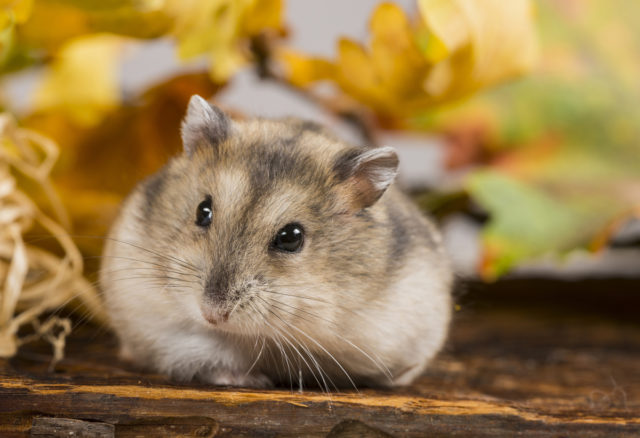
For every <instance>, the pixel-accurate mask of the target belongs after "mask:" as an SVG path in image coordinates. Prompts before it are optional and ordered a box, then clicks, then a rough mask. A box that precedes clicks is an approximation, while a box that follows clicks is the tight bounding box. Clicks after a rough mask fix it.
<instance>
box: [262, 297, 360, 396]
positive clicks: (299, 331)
mask: <svg viewBox="0 0 640 438" xmlns="http://www.w3.org/2000/svg"><path fill="white" fill-rule="evenodd" d="M273 307H275V308H277V309H279V310H283V309H282V308H279V307H277V306H273ZM276 316H277V315H276ZM278 319H280V321H282V322H283V323H284V324H286V325H287V326H288V327H290V328H292V329H293V330H295V331H297V332H298V333H300V334H301V335H303V336H304V337H306V338H307V339H309V340H310V341H311V342H313V343H314V344H315V345H316V346H318V347H319V348H320V349H321V350H322V351H324V352H325V354H327V355H328V356H329V357H330V358H331V359H332V360H333V361H334V362H335V364H336V365H337V366H338V368H340V370H341V371H342V372H343V373H344V375H345V376H346V377H347V379H348V380H349V382H350V383H351V385H352V386H353V388H354V389H355V390H356V392H359V390H358V387H357V386H356V384H355V382H354V381H353V379H352V378H351V375H350V374H349V373H348V372H347V370H345V369H344V367H343V366H342V364H341V363H340V362H339V361H338V360H337V359H336V358H335V357H334V356H333V354H331V353H330V352H329V350H327V349H326V348H325V347H324V346H323V345H322V344H320V342H318V341H317V340H316V339H315V338H313V337H312V336H310V335H308V334H307V333H306V332H305V331H304V330H302V329H300V328H298V327H296V326H295V325H293V324H290V323H288V322H287V321H285V320H284V319H282V318H280V317H279V316H278Z"/></svg>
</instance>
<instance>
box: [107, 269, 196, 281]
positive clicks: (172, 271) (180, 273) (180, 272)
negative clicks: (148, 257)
mask: <svg viewBox="0 0 640 438" xmlns="http://www.w3.org/2000/svg"><path fill="white" fill-rule="evenodd" d="M123 271H151V272H158V268H155V267H140V268H131V267H127V268H119V269H111V270H103V271H102V272H104V273H105V274H115V273H116V272H123ZM160 271H161V272H163V273H164V272H166V273H169V274H176V275H185V276H189V277H196V278H197V279H199V280H202V277H200V276H199V275H196V274H192V273H189V272H182V271H176V270H175V269H170V268H163V269H162V270H160Z"/></svg>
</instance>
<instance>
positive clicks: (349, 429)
mask: <svg viewBox="0 0 640 438" xmlns="http://www.w3.org/2000/svg"><path fill="white" fill-rule="evenodd" d="M527 284H529V287H530V286H531V284H530V283H527ZM638 285H640V283H638V282H635V283H634V282H631V283H629V284H627V283H623V286H620V285H618V286H607V285H606V284H605V286H604V287H601V288H600V290H598V291H597V293H598V294H600V298H598V297H596V298H595V299H593V297H592V296H591V294H586V292H583V291H584V290H587V289H588V287H585V288H580V287H577V286H575V285H573V286H572V287H573V288H574V289H575V290H574V291H573V292H571V291H568V292H567V290H569V289H571V287H559V288H558V290H557V291H555V292H554V291H553V290H552V288H551V289H550V288H549V287H546V288H544V290H540V291H539V293H538V294H537V295H535V296H536V297H538V299H536V300H532V301H531V302H527V300H526V298H522V297H526V296H527V295H526V291H521V290H516V289H523V288H522V285H518V283H514V284H511V285H510V286H508V287H507V288H506V289H505V291H507V292H509V293H510V295H507V294H506V293H505V291H502V292H501V291H500V290H497V289H495V288H493V289H492V290H489V291H484V292H485V293H483V292H482V291H479V290H476V289H477V288H472V289H473V290H472V291H471V292H469V293H468V294H467V295H466V296H465V297H464V298H463V300H462V310H461V311H460V312H458V313H457V314H456V319H455V322H454V326H453V331H452V335H451V339H450V342H449V344H448V345H447V348H446V349H445V351H444V352H443V353H442V354H441V355H440V357H439V358H438V360H437V361H436V362H435V363H434V364H433V366H432V367H431V369H430V370H429V372H428V373H427V374H426V375H425V376H424V377H422V378H421V379H419V381H418V382H416V384H414V385H412V386H411V387H408V388H403V389H396V390H389V391H379V390H378V391H374V390H369V389H362V390H360V392H355V391H347V392H343V393H333V394H329V395H327V394H323V393H321V392H317V391H306V392H304V393H299V392H297V391H295V390H294V391H291V390H289V388H282V389H279V390H273V391H250V390H238V389H232V388H215V387H208V386H202V385H195V384H194V385H175V384H172V383H170V382H167V381H165V380H164V379H163V378H162V377H160V376H155V375H149V374H144V373H141V372H138V371H137V370H135V369H131V368H130V367H128V366H127V365H126V364H123V363H120V362H118V361H117V360H116V359H115V358H114V351H115V342H114V339H113V338H112V337H111V336H110V335H109V334H108V333H105V332H104V331H103V330H99V329H96V328H93V327H90V326H84V327H81V328H79V329H77V330H76V331H75V332H74V333H73V335H72V337H71V338H70V339H69V345H68V348H67V358H66V359H65V360H64V361H63V362H61V363H60V364H59V365H58V366H57V368H56V371H55V372H49V371H48V370H47V367H48V361H49V359H50V356H49V349H48V347H47V346H46V345H45V344H34V345H28V346H25V347H24V348H23V349H22V350H21V352H20V354H19V356H17V357H16V358H14V359H12V360H11V361H4V362H0V437H12V436H29V434H31V435H32V436H38V437H42V436H96V437H105V436H113V434H114V433H115V436H123V437H129V436H152V437H153V436H200V437H207V436H321V437H325V436H331V437H356V436H373V437H376V436H378V437H383V436H429V437H439V436H442V437H445V436H447V437H448V436H486V437H494V436H526V437H565V436H566V437H570V436H571V437H572V436H579V437H638V436H640V316H638V317H637V318H634V317H633V316H630V315H638V314H639V313H638V311H640V307H638V304H639V303H640V287H638ZM587 286H588V285H587ZM620 287H622V288H623V289H625V288H626V289H628V288H635V291H633V290H627V292H626V295H625V292H624V290H622V291H621V289H620ZM509 288H511V289H513V290H510V289H509ZM525 289H526V288H525ZM563 291H564V292H567V293H565V294H563V295H562V298H561V299H558V300H555V299H554V297H556V296H560V295H558V294H562V292H563ZM634 292H635V293H634ZM616 293H618V294H619V295H620V296H619V297H618V298H619V299H620V300H621V301H620V304H619V305H620V306H621V307H622V308H621V309H620V315H622V316H621V317H616V314H615V309H614V308H612V309H609V311H607V312H601V311H600V309H599V307H602V308H604V307H607V306H599V305H598V303H599V302H600V301H599V300H602V299H606V296H607V294H609V296H614V295H615V294H616ZM492 294H493V295H492ZM519 294H521V295H519ZM572 294H573V295H572ZM587 295H588V296H587ZM518 296H520V297H521V298H518ZM572 296H573V302H574V303H575V306H573V305H572V298H571V297H572ZM487 297H491V298H490V299H488V298H487ZM620 297H622V298H620ZM590 299H593V301H594V306H591V307H590V308H589V309H585V308H584V303H585V302H588V301H589V300H590ZM634 306H635V307H634ZM629 307H631V308H632V309H633V308H635V309H636V310H635V312H633V311H630V310H629ZM602 313H606V317H604V318H603V317H602ZM73 420H75V421H73ZM70 432H72V433H73V434H72V435H70Z"/></svg>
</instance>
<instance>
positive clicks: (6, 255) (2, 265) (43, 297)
mask: <svg viewBox="0 0 640 438" xmlns="http://www.w3.org/2000/svg"><path fill="white" fill-rule="evenodd" d="M58 153H59V149H58V147H57V145H56V144H55V143H54V142H53V141H51V140H50V139H48V138H46V137H43V136H42V135H39V134H37V133H35V132H33V131H29V130H27V129H22V128H19V127H18V126H17V124H16V122H15V120H14V119H13V117H11V116H10V115H8V114H6V113H3V114H0V287H1V289H0V290H1V292H2V294H1V296H0V357H5V358H8V357H12V356H13V355H14V354H15V353H16V351H17V349H18V347H19V346H20V345H22V344H24V343H25V342H29V341H32V340H35V339H38V338H43V339H45V340H47V341H48V342H50V343H51V345H52V346H53V349H54V363H55V362H56V361H57V360H60V359H62V357H63V355H64V346H65V338H66V336H67V335H68V334H69V333H70V331H71V324H70V321H69V320H68V319H66V318H60V317H57V316H53V317H50V318H49V319H47V320H46V321H45V322H42V323H41V321H40V319H39V317H40V316H41V315H42V314H43V313H44V312H47V311H52V310H56V309H59V308H60V307H61V306H64V305H66V304H67V303H69V302H70V301H71V300H73V299H74V298H76V297H77V298H79V299H80V301H81V303H82V304H83V305H84V306H85V307H86V308H87V310H88V311H89V312H90V313H91V314H92V315H93V316H95V317H98V318H104V315H103V313H102V312H103V311H102V308H101V306H100V300H99V297H98V293H97V291H96V290H95V288H94V287H93V286H92V285H91V283H89V282H88V281H87V280H86V279H85V278H84V277H83V274H82V269H83V268H82V256H81V254H80V251H79V250H78V248H77V247H76V246H75V244H74V243H73V240H72V239H71V237H70V236H69V234H68V233H67V231H66V229H65V228H68V224H69V220H68V217H67V215H66V212H65V210H64V208H63V205H62V203H61V202H60V199H59V198H58V197H57V196H56V194H55V191H54V189H53V186H52V184H51V180H50V178H49V174H50V172H51V169H52V167H53V165H54V164H55V162H56V160H57V158H58ZM18 173H19V174H21V175H22V176H23V177H24V178H25V181H29V182H30V183H35V184H36V185H37V187H39V188H40V189H41V190H42V193H43V194H44V195H45V198H46V199H47V201H48V202H49V204H50V207H51V209H52V211H53V213H54V215H55V216H56V218H57V221H56V220H54V219H52V218H51V217H49V216H47V215H46V214H44V213H43V212H42V211H41V210H40V209H39V208H38V207H37V206H36V204H35V202H34V201H33V200H32V199H31V198H30V197H29V196H28V195H27V194H26V192H25V191H23V190H21V187H20V186H19V183H18V181H17V179H16V177H15V176H14V175H17V174H18ZM35 224H39V225H40V227H42V229H44V230H46V232H47V233H48V234H50V236H51V238H52V239H54V240H55V241H57V243H58V244H59V246H60V248H61V249H62V251H63V252H64V254H63V255H62V256H58V255H55V254H53V253H51V252H48V251H46V250H44V249H42V248H38V247H36V246H34V245H30V244H27V243H25V241H24V235H25V233H26V232H27V231H29V229H31V228H32V227H33V226H34V225H35ZM25 324H31V325H32V326H33V329H34V333H33V334H31V335H28V336H23V337H19V336H18V330H19V328H20V327H21V326H23V325H25Z"/></svg>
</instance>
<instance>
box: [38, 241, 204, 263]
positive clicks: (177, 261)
mask: <svg viewBox="0 0 640 438" xmlns="http://www.w3.org/2000/svg"><path fill="white" fill-rule="evenodd" d="M57 237H58V236H56V235H42V236H40V237H37V238H33V239H29V242H30V243H36V242H39V241H43V240H48V239H56V238H57ZM69 237H71V238H73V239H101V240H109V241H111V242H115V243H121V244H124V245H130V246H132V247H134V248H137V249H139V250H142V251H147V252H148V253H150V254H154V255H156V256H157V257H161V258H164V259H167V260H171V261H174V262H176V263H178V264H180V265H182V266H183V267H184V268H187V269H191V270H192V271H195V272H199V270H198V268H197V267H196V266H194V265H192V264H191V263H189V262H188V261H186V260H182V259H179V258H177V257H174V256H171V255H168V254H162V253H160V252H158V251H154V250H152V249H149V248H145V247H143V246H140V245H136V244H135V243H132V242H127V241H125V240H119V239H115V238H113V237H107V236H92V235H89V234H70V235H69Z"/></svg>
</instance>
